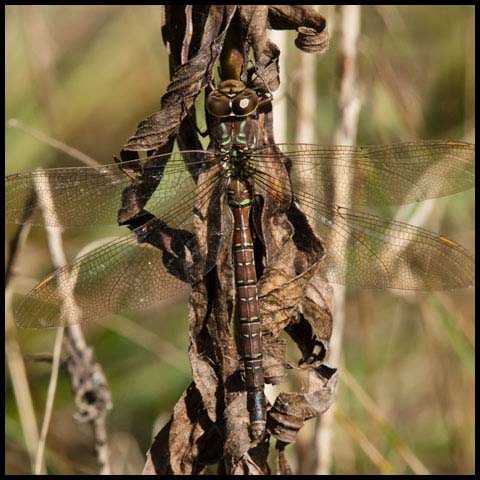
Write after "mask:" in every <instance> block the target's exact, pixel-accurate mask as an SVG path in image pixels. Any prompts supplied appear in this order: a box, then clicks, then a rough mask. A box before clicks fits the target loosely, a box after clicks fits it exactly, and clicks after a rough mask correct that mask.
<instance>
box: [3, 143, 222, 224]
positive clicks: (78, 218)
mask: <svg viewBox="0 0 480 480" xmlns="http://www.w3.org/2000/svg"><path fill="white" fill-rule="evenodd" d="M211 159H212V154H211V153H209V152H206V151H190V152H182V153H171V154H163V155H157V156H150V157H148V158H146V159H143V160H142V161H139V160H132V161H128V162H123V163H122V164H121V165H122V168H123V169H124V170H126V171H128V172H129V174H130V177H129V176H128V175H127V174H126V173H125V172H124V171H122V170H120V168H119V165H118V164H112V165H102V166H99V167H70V168H51V169H45V170H40V169H39V170H36V171H34V172H28V173H16V174H13V175H9V176H8V177H6V182H5V203H6V205H5V216H6V221H7V222H11V223H31V224H33V225H47V226H54V227H58V226H62V227H72V226H84V225H91V224H104V225H116V224H117V216H118V211H119V210H120V207H121V206H122V192H124V190H125V189H126V188H127V187H131V186H132V179H133V180H134V181H135V180H136V179H138V178H140V177H141V178H142V181H143V182H144V183H145V182H151V185H146V187H147V188H145V195H147V192H148V197H146V198H145V200H146V201H147V200H148V203H147V204H146V207H145V208H146V209H147V210H148V211H150V212H151V213H153V214H154V215H156V216H161V214H162V212H164V211H166V210H167V209H168V208H169V207H170V205H171V203H172V202H171V200H172V198H175V197H176V194H177V193H178V191H179V190H182V189H184V188H185V185H189V186H192V185H194V182H193V180H192V178H191V175H190V174H189V172H188V168H187V165H188V166H189V167H190V168H195V167H198V168H199V169H201V167H203V166H205V168H208V167H209V166H210V165H211ZM142 162H143V163H142ZM154 163H155V164H154ZM133 183H134V182H133ZM152 190H153V193H151V192H152ZM139 191H141V190H139ZM150 194H151V196H150ZM42 196H47V197H48V198H49V199H50V202H49V203H50V208H49V209H47V208H45V205H44V204H43V205H42V207H43V208H42V207H40V203H39V201H38V199H39V198H40V197H42ZM140 201H141V199H140Z"/></svg>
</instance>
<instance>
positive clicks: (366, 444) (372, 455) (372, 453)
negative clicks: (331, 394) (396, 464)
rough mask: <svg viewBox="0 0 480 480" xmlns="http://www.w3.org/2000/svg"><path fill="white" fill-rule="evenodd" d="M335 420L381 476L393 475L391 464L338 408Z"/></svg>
mask: <svg viewBox="0 0 480 480" xmlns="http://www.w3.org/2000/svg"><path fill="white" fill-rule="evenodd" d="M335 419H336V420H337V421H338V422H339V423H340V424H341V425H343V427H344V428H345V430H347V432H348V433H349V434H350V436H351V437H352V438H353V439H354V440H355V442H357V444H358V445H359V447H360V448H361V449H362V450H363V451H364V452H365V454H366V455H367V456H368V458H369V459H370V460H371V461H372V463H373V464H374V465H376V466H377V468H378V470H379V472H380V473H381V474H383V475H388V474H391V473H393V466H392V464H391V463H390V462H389V461H388V460H387V459H386V458H385V457H384V456H383V455H382V454H381V453H380V452H379V451H378V449H377V447H375V445H374V444H373V443H372V442H371V441H370V440H369V439H368V437H367V436H366V435H365V434H364V433H363V432H362V431H361V430H360V429H359V428H358V426H357V425H355V423H353V422H352V421H351V420H350V419H349V418H348V417H347V416H346V415H345V414H344V413H342V412H341V411H340V410H339V408H338V407H337V408H336V409H335Z"/></svg>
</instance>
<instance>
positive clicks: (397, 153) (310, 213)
mask: <svg viewBox="0 0 480 480" xmlns="http://www.w3.org/2000/svg"><path fill="white" fill-rule="evenodd" d="M268 101H271V99H269V98H268V96H262V95H260V94H258V93H257V92H256V91H255V90H254V89H250V88H247V86H246V85H245V84H244V83H243V82H241V81H239V80H225V81H223V82H221V83H220V85H219V86H218V87H217V88H214V89H213V90H212V91H211V92H210V93H209V94H208V96H207V99H206V109H207V111H208V113H209V119H210V124H209V135H210V140H211V143H210V146H209V148H208V149H206V150H192V151H180V152H173V153H166V154H159V155H150V156H148V157H146V158H143V159H140V158H138V159H135V160H131V161H124V162H121V164H120V163H118V162H117V163H114V164H111V165H102V166H99V167H68V168H51V169H39V170H36V171H33V172H28V173H17V174H13V175H9V176H7V177H6V220H7V221H8V222H13V223H30V224H33V225H40V226H56V227H64V228H65V227H81V226H87V225H92V224H117V223H120V224H122V223H125V222H124V221H123V220H124V218H125V217H126V212H125V207H124V204H123V203H122V199H124V200H125V199H126V198H129V195H130V194H132V192H134V193H135V195H136V199H137V202H138V203H139V205H138V212H137V216H136V221H135V222H133V223H131V224H130V229H131V230H132V231H131V232H130V233H128V234H126V235H124V236H121V237H119V238H118V239H116V240H114V241H112V242H110V243H107V244H106V245H103V246H101V247H99V248H96V249H95V250H92V251H90V252H89V253H87V254H85V255H83V256H81V257H80V258H78V259H77V260H76V261H74V262H73V263H72V264H70V265H68V266H66V267H64V268H61V269H59V270H57V271H55V272H53V273H52V274H51V275H49V276H48V277H47V278H46V279H44V280H43V281H42V282H40V283H39V284H38V285H37V286H36V287H35V288H34V289H33V290H32V291H31V292H30V293H28V294H27V295H26V296H25V297H24V298H23V300H22V301H21V302H20V304H19V305H18V306H17V307H16V308H15V310H14V316H15V321H16V323H17V325H19V326H20V327H24V328H48V327H50V328H52V327H58V326H63V325H70V324H72V323H80V322H86V321H89V320H95V319H98V318H101V317H104V316H108V315H112V314H118V313H123V312H128V311H129V310H136V309H139V308H142V307H143V308H147V307H151V306H153V305H157V304H158V303H160V302H162V301H171V300H172V299H174V298H176V297H177V296H179V295H181V294H184V292H186V291H188V290H189V289H190V288H191V286H192V285H194V284H195V283H196V282H199V281H201V280H202V279H203V278H204V277H205V276H206V275H207V274H208V273H209V272H210V271H211V270H212V269H213V268H214V267H216V266H217V263H218V258H219V252H221V251H224V250H223V249H226V248H230V249H231V251H232V258H233V263H234V272H235V289H236V299H237V304H238V309H237V317H238V318H237V320H238V323H239V327H240V328H239V334H240V337H241V338H240V340H241V342H240V344H241V349H242V352H241V357H242V360H243V366H244V378H245V388H246V391H247V406H248V410H249V416H250V428H251V432H252V436H253V437H254V438H260V437H261V436H262V435H263V433H264V431H265V415H266V414H265V410H266V402H265V396H264V377H263V371H262V343H261V337H262V330H261V318H259V306H258V305H259V300H258V293H257V287H256V284H257V280H258V279H257V268H256V266H255V256H254V248H253V238H255V237H256V236H258V235H259V233H258V232H256V231H255V229H254V228H253V226H252V225H251V210H252V209H255V208H257V200H258V199H259V198H261V197H265V196H267V195H270V196H271V197H274V198H275V199H277V201H278V204H279V205H283V208H284V209H288V207H289V206H291V205H295V206H296V207H298V208H300V209H301V210H302V211H303V212H304V214H305V216H306V218H307V219H308V222H309V224H310V226H311V228H312V230H313V232H314V233H315V234H316V235H317V236H318V238H319V239H320V240H321V242H322V245H323V247H324V251H325V253H324V257H323V258H322V259H321V261H320V262H319V267H318V274H319V275H320V276H321V277H322V278H323V279H324V280H325V281H327V282H330V283H339V284H345V285H353V286H358V287H362V288H374V289H380V288H382V289H383V288H392V289H406V290H420V291H432V290H453V289H460V288H466V287H469V286H472V285H473V283H474V258H473V255H472V254H471V253H470V252H469V251H467V250H466V249H465V248H463V247H462V246H461V245H460V244H458V243H457V242H455V241H453V240H451V239H449V238H447V237H445V236H442V235H440V234H436V233H433V232H429V231H427V230H425V229H422V228H419V227H415V226H412V225H409V224H407V223H403V222H399V221H395V220H391V219H384V218H381V217H378V216H375V215H372V214H370V213H366V212H364V211H361V210H353V209H352V208H350V207H351V206H358V207H370V206H383V205H401V204H407V203H413V202H419V201H422V200H425V199H429V198H435V197H440V196H445V195H450V194H454V193H457V192H461V191H464V190H467V189H469V188H472V187H473V185H474V156H475V154H474V146H473V145H471V144H469V143H465V142H460V141H419V142H410V143H399V144H392V145H376V146H375V145H373V146H321V145H308V144H272V145H265V144H262V140H261V139H262V136H261V134H260V133H261V132H259V126H258V115H259V113H258V112H259V109H260V108H261V107H262V105H264V104H265V103H266V102H268ZM279 168H280V171H282V172H284V175H285V176H284V178H283V179H280V178H279V177H278V175H277V173H274V172H278V171H279V170H278V169H279ZM332 169H335V171H336V172H337V175H336V176H335V177H332V176H331V175H329V172H331V171H332ZM145 179H146V180H145ZM333 194H334V196H333ZM332 198H335V203H334V204H332V201H331V199H332ZM228 211H229V212H230V217H233V235H229V233H228V232H229V229H228V228H227V226H226V224H227V223H228V222H226V220H225V218H226V213H225V212H228ZM205 221H207V222H208V224H209V228H208V229H207V230H206V233H203V234H202V235H203V237H202V240H201V241H199V238H198V237H199V224H201V223H202V222H205ZM66 293H67V294H68V295H67V294H66ZM65 297H71V298H72V299H73V301H66V300H65ZM78 312H80V314H79V313H78Z"/></svg>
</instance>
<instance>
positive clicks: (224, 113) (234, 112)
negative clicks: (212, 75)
mask: <svg viewBox="0 0 480 480" xmlns="http://www.w3.org/2000/svg"><path fill="white" fill-rule="evenodd" d="M258 103H259V98H258V95H257V94H256V92H255V91H254V90H252V89H251V88H247V87H246V86H245V84H244V83H243V82H241V81H240V80H225V81H223V82H221V83H220V85H219V86H218V88H217V89H216V90H214V91H213V92H211V93H210V94H209V95H208V96H207V100H206V107H207V110H208V112H209V113H210V114H211V115H213V116H215V117H218V118H226V117H247V116H249V115H253V114H254V113H255V112H256V110H257V107H258Z"/></svg>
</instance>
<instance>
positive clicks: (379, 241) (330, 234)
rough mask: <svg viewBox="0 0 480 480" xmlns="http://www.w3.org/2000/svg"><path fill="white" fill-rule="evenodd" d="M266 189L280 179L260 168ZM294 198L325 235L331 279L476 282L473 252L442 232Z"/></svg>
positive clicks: (428, 286) (398, 283) (362, 283)
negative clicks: (439, 233) (273, 177)
mask: <svg viewBox="0 0 480 480" xmlns="http://www.w3.org/2000/svg"><path fill="white" fill-rule="evenodd" d="M257 181H259V182H262V183H263V186H264V188H265V189H270V190H273V191H274V190H275V188H276V187H275V183H273V182H272V180H271V179H270V178H269V177H268V176H266V175H265V174H261V173H258V174H257ZM294 199H295V201H296V202H297V203H298V204H299V206H300V208H301V209H302V211H303V212H304V213H305V214H306V215H307V217H308V218H309V219H310V223H311V226H312V228H313V229H314V231H315V232H316V234H317V235H318V236H319V237H320V238H321V240H322V241H323V245H324V247H325V251H326V254H325V257H324V258H323V259H322V261H321V265H320V272H321V274H322V275H323V277H324V278H325V280H326V281H329V282H332V283H341V284H347V285H355V286H359V287H362V288H395V289H404V290H453V289H457V288H465V287H468V286H471V285H473V283H474V258H473V255H472V254H471V253H470V252H468V251H467V250H465V249H464V248H463V247H461V246H460V245H459V244H457V243H456V242H454V241H453V240H450V239H448V238H446V237H443V236H441V235H437V234H435V233H432V232H429V231H427V230H424V229H422V228H418V227H414V226H412V225H408V224H406V223H402V222H396V221H389V220H385V219H382V218H379V217H376V216H374V215H370V214H367V213H360V212H356V211H353V210H350V209H347V208H344V207H338V206H335V207H334V208H329V207H328V206H327V205H325V204H324V203H322V202H320V201H318V200H317V199H316V197H313V196H312V195H310V194H307V193H296V194H295V195H294Z"/></svg>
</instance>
